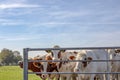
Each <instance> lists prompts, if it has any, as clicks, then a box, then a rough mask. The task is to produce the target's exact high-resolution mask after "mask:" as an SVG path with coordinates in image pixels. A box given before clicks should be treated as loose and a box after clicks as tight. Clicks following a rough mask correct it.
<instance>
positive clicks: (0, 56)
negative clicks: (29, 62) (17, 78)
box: [0, 48, 22, 65]
mask: <svg viewBox="0 0 120 80" xmlns="http://www.w3.org/2000/svg"><path fill="white" fill-rule="evenodd" d="M16 52H17V53H19V52H18V51H16ZM19 54H20V53H19ZM21 59H22V57H21V56H20V55H17V56H16V55H14V52H13V51H12V50H9V49H6V48H5V49H3V50H2V51H1V53H0V61H1V63H2V64H4V65H9V64H17V63H18V61H19V60H21Z"/></svg>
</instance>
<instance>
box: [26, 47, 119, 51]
mask: <svg viewBox="0 0 120 80" xmlns="http://www.w3.org/2000/svg"><path fill="white" fill-rule="evenodd" d="M118 48H119V49H120V47H76V48H28V51H39V50H64V49H66V50H82V49H118Z"/></svg>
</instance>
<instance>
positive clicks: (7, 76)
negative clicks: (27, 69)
mask: <svg viewBox="0 0 120 80" xmlns="http://www.w3.org/2000/svg"><path fill="white" fill-rule="evenodd" d="M28 78H29V80H41V79H40V78H39V77H38V76H36V75H35V74H29V75H28ZM0 80H23V70H22V69H21V68H20V67H19V66H2V67H0Z"/></svg>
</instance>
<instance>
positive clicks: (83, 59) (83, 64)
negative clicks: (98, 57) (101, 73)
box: [74, 53, 93, 72]
mask: <svg viewBox="0 0 120 80" xmlns="http://www.w3.org/2000/svg"><path fill="white" fill-rule="evenodd" d="M76 60H81V61H80V62H77V63H76V66H75V69H74V71H75V72H79V71H81V70H84V69H85V68H86V67H87V65H88V64H89V63H90V62H91V60H93V59H92V57H89V56H87V55H86V54H82V53H81V54H78V55H77V57H76Z"/></svg>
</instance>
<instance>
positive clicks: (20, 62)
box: [18, 59, 45, 80]
mask: <svg viewBox="0 0 120 80" xmlns="http://www.w3.org/2000/svg"><path fill="white" fill-rule="evenodd" d="M30 60H32V59H30ZM18 64H19V66H20V68H23V61H19V62H18ZM28 70H31V71H33V72H41V69H40V68H37V67H35V66H34V65H33V62H28ZM36 75H37V76H39V77H40V78H42V76H41V74H36ZM42 80H45V79H42Z"/></svg>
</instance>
